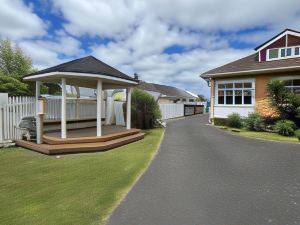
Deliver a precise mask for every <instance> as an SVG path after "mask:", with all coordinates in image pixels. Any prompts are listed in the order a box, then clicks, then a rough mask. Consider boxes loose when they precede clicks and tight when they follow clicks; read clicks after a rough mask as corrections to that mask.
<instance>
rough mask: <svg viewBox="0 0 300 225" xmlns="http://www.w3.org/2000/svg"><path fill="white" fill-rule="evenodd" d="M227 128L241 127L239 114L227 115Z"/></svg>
mask: <svg viewBox="0 0 300 225" xmlns="http://www.w3.org/2000/svg"><path fill="white" fill-rule="evenodd" d="M228 126H229V127H233V128H241V127H242V119H241V116H240V114H238V113H231V114H229V115H228Z"/></svg>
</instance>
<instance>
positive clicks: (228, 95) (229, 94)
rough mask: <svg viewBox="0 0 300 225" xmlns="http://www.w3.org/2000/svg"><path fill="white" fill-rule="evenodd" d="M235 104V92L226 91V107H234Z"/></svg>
mask: <svg viewBox="0 0 300 225" xmlns="http://www.w3.org/2000/svg"><path fill="white" fill-rule="evenodd" d="M232 104H233V91H232V90H230V91H226V105H232Z"/></svg>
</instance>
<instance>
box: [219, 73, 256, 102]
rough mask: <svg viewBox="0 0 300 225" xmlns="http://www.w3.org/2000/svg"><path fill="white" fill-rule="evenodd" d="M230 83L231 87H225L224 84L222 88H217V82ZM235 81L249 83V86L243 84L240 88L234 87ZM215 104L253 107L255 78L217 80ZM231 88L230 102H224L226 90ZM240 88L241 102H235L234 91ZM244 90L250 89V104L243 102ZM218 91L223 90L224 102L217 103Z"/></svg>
mask: <svg viewBox="0 0 300 225" xmlns="http://www.w3.org/2000/svg"><path fill="white" fill-rule="evenodd" d="M228 83H232V84H233V87H232V88H227V87H226V85H225V87H224V88H220V89H219V84H228ZM236 83H251V84H252V87H251V88H244V85H243V87H242V88H236V87H235V84H236ZM215 84H216V85H215V101H214V103H215V106H222V107H253V106H254V105H255V79H236V80H219V81H218V80H217V81H216V83H215ZM228 90H231V91H232V93H233V95H232V98H233V99H232V104H226V91H228ZM236 90H241V91H242V104H235V91H236ZM244 90H251V92H252V95H251V104H244ZM218 91H224V104H219V101H218V100H219V94H218Z"/></svg>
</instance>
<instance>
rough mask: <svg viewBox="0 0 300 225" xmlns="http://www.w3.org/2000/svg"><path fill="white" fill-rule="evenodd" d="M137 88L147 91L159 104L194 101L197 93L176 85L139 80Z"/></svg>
mask: <svg viewBox="0 0 300 225" xmlns="http://www.w3.org/2000/svg"><path fill="white" fill-rule="evenodd" d="M137 88H140V89H142V90H144V91H147V92H148V93H149V94H151V95H152V96H153V97H154V98H155V100H157V102H158V103H159V104H170V103H184V104H189V103H190V104H191V103H194V102H196V99H197V98H198V96H197V95H195V94H193V93H191V92H189V91H185V90H182V89H179V88H176V87H172V86H167V85H162V84H154V83H147V82H145V81H139V84H138V85H137Z"/></svg>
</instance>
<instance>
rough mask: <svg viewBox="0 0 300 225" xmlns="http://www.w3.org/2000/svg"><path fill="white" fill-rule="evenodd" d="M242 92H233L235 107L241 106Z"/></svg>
mask: <svg viewBox="0 0 300 225" xmlns="http://www.w3.org/2000/svg"><path fill="white" fill-rule="evenodd" d="M242 98H243V97H242V90H236V91H234V102H235V104H236V105H241V104H242Z"/></svg>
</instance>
